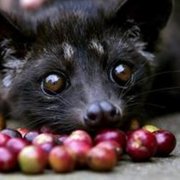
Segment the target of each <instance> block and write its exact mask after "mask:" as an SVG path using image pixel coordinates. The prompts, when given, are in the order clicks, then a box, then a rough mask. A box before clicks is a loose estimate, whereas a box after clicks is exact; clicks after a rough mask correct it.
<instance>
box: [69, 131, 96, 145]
mask: <svg viewBox="0 0 180 180" xmlns="http://www.w3.org/2000/svg"><path fill="white" fill-rule="evenodd" d="M71 140H78V141H84V142H85V143H87V144H89V145H90V146H92V144H93V142H92V138H91V136H90V135H89V134H88V133H87V132H86V131H83V130H76V131H73V132H72V133H71V134H70V136H69V137H68V138H67V139H66V141H71Z"/></svg>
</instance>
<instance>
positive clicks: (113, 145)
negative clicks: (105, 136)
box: [96, 141, 123, 160]
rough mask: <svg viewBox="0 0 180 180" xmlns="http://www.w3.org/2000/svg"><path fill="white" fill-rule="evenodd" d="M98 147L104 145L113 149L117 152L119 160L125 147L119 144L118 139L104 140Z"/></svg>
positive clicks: (103, 146)
mask: <svg viewBox="0 0 180 180" xmlns="http://www.w3.org/2000/svg"><path fill="white" fill-rule="evenodd" d="M96 147H102V148H107V149H109V150H113V151H115V152H116V155H117V158H118V160H120V159H121V157H122V154H123V149H122V147H121V145H120V144H118V143H117V142H116V141H102V142H100V143H98V144H97V145H96Z"/></svg>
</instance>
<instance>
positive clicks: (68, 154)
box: [0, 125, 176, 174]
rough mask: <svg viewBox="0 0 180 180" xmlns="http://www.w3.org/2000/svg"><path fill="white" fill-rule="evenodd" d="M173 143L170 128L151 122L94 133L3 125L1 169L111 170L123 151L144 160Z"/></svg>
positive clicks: (167, 150) (167, 149)
mask: <svg viewBox="0 0 180 180" xmlns="http://www.w3.org/2000/svg"><path fill="white" fill-rule="evenodd" d="M175 146H176V138H175V136H174V135H173V134H172V133H171V132H169V131H167V130H163V129H157V128H156V127H155V126H152V125H147V126H144V127H142V128H139V129H137V130H132V131H128V132H123V131H121V130H119V129H104V130H101V131H100V132H98V133H97V134H96V135H95V136H94V137H92V136H90V135H89V134H88V133H87V132H86V131H84V130H76V131H73V132H72V133H71V134H68V135H61V134H55V133H52V132H51V131H50V130H49V129H48V128H46V127H44V128H42V129H41V130H38V131H30V130H28V129H26V128H19V129H9V128H6V129H3V130H1V131H0V172H12V171H21V172H23V173H25V174H39V173H43V172H44V171H45V170H46V169H51V170H53V171H54V172H56V173H67V172H72V171H73V170H77V169H82V168H83V169H91V170H93V171H111V170H113V168H114V167H115V166H117V165H118V162H119V161H121V159H123V156H124V155H126V156H127V155H128V156H129V157H130V159H131V160H132V161H136V162H144V161H148V160H150V158H152V157H154V156H158V157H159V156H160V157H162V156H168V155H169V154H170V153H171V152H172V151H173V149H174V148H175Z"/></svg>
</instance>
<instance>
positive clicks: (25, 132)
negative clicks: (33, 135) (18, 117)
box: [17, 128, 29, 138]
mask: <svg viewBox="0 0 180 180" xmlns="http://www.w3.org/2000/svg"><path fill="white" fill-rule="evenodd" d="M17 131H18V132H19V133H20V134H21V136H22V137H23V138H24V136H25V134H27V133H28V132H29V130H28V129H27V128H18V129H17Z"/></svg>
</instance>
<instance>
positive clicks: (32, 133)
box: [24, 131, 40, 143]
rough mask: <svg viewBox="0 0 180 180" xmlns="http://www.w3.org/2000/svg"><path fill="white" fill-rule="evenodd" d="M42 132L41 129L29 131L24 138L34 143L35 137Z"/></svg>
mask: <svg viewBox="0 0 180 180" xmlns="http://www.w3.org/2000/svg"><path fill="white" fill-rule="evenodd" d="M39 134H40V133H39V131H29V132H27V133H26V134H25V135H24V139H25V140H26V141H28V142H29V143H32V141H33V140H34V138H35V137H36V136H38V135H39Z"/></svg>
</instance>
